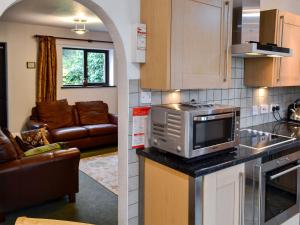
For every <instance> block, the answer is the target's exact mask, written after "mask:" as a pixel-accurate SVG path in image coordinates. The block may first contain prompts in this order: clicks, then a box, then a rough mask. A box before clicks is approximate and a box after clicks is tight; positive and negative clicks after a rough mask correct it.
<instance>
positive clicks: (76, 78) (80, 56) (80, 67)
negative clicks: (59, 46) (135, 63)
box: [62, 48, 108, 86]
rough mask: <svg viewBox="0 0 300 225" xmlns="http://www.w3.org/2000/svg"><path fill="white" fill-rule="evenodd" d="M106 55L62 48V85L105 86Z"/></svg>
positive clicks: (94, 51)
mask: <svg viewBox="0 0 300 225" xmlns="http://www.w3.org/2000/svg"><path fill="white" fill-rule="evenodd" d="M107 55H108V54H107V53H105V52H104V51H97V50H85V49H69V48H63V59H62V63H63V85H64V86H88V85H97V84H106V83H107V81H106V66H107V62H106V60H107V59H106V57H107ZM85 63H86V65H87V67H86V68H85V66H84V65H85ZM85 78H86V82H85Z"/></svg>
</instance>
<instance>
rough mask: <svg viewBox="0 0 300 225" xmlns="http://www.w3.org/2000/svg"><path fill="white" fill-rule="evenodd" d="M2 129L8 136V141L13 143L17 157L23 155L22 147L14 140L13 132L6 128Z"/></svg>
mask: <svg viewBox="0 0 300 225" xmlns="http://www.w3.org/2000/svg"><path fill="white" fill-rule="evenodd" d="M2 131H3V133H4V134H5V136H6V137H8V139H9V140H10V142H11V143H12V144H13V145H14V148H15V150H16V153H17V155H18V158H19V159H20V158H22V157H23V156H24V151H23V150H22V148H21V147H20V146H19V144H18V143H17V141H16V140H15V138H14V136H13V134H12V133H11V132H10V131H9V130H8V129H7V128H2Z"/></svg>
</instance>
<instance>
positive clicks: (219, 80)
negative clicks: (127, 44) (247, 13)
mask: <svg viewBox="0 0 300 225" xmlns="http://www.w3.org/2000/svg"><path fill="white" fill-rule="evenodd" d="M141 22H142V23H145V24H146V25H147V49H146V63H145V64H142V65H141V87H142V88H151V89H163V90H170V89H199V88H227V87H229V85H230V80H231V39H232V0H141Z"/></svg>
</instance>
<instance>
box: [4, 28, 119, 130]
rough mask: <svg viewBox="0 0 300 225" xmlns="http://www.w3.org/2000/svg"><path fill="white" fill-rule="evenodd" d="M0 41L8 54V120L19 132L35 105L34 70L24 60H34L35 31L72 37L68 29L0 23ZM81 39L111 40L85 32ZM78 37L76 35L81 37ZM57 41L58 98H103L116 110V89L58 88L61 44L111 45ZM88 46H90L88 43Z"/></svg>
mask: <svg viewBox="0 0 300 225" xmlns="http://www.w3.org/2000/svg"><path fill="white" fill-rule="evenodd" d="M0 27H1V29H0V41H3V42H7V50H8V53H7V56H8V120H9V121H8V123H9V128H10V130H11V131H12V132H19V131H20V130H21V129H22V127H23V125H24V123H25V121H26V119H27V118H28V116H29V115H30V112H31V108H32V107H33V106H34V105H35V96H36V94H35V93H36V69H27V68H26V62H36V60H37V41H36V39H35V38H33V35H35V34H42V35H53V36H62V37H76V38H78V36H76V35H75V34H74V33H73V32H71V31H70V30H69V29H63V28H55V27H45V26H35V25H28V24H19V23H8V22H0ZM81 37H82V38H89V39H97V40H105V41H111V38H110V36H109V34H108V33H107V32H89V33H87V34H86V35H84V36H81ZM81 37H80V38H81ZM57 44H58V46H57V47H58V68H59V69H58V93H57V94H58V99H62V98H67V99H68V101H69V103H70V104H72V103H74V102H76V101H88V100H103V101H104V102H106V103H108V105H109V108H110V111H111V112H112V113H117V88H115V87H112V88H83V89H61V75H62V74H61V70H60V68H61V64H60V60H61V47H62V46H81V47H91V48H97V47H99V48H102V47H104V48H107V49H113V46H112V44H88V43H86V42H70V41H59V40H58V41H57ZM89 45H90V46H89Z"/></svg>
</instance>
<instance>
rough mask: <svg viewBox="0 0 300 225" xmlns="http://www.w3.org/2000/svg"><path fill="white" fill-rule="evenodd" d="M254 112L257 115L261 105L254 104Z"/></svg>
mask: <svg viewBox="0 0 300 225" xmlns="http://www.w3.org/2000/svg"><path fill="white" fill-rule="evenodd" d="M252 114H253V116H256V115H258V114H259V107H258V106H257V105H254V106H252Z"/></svg>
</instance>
